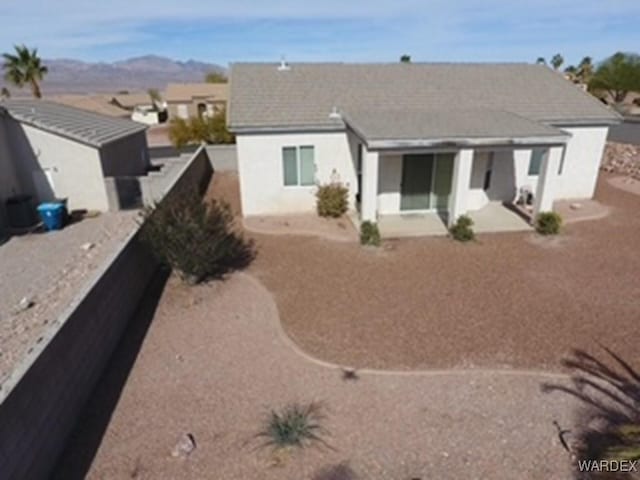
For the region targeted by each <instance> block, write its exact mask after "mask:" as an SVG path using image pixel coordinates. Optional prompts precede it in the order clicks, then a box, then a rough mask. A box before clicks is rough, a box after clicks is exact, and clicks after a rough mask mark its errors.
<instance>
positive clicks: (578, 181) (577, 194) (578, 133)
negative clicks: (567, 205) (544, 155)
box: [557, 126, 609, 199]
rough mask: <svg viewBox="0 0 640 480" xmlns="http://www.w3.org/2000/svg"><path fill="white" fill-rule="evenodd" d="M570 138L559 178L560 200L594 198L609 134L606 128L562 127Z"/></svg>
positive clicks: (558, 193)
mask: <svg viewBox="0 0 640 480" xmlns="http://www.w3.org/2000/svg"><path fill="white" fill-rule="evenodd" d="M562 129H563V130H564V131H566V132H568V133H570V134H571V140H569V143H568V144H567V148H566V150H565V155H564V161H563V162H562V164H563V165H562V172H561V173H560V175H559V177H558V185H557V197H558V198H567V199H571V198H577V199H579V198H592V197H593V194H594V192H595V188H596V181H597V180H598V172H599V169H600V163H601V162H602V155H603V153H604V148H605V146H606V142H607V135H608V134H609V127H607V126H591V127H563V128H562Z"/></svg>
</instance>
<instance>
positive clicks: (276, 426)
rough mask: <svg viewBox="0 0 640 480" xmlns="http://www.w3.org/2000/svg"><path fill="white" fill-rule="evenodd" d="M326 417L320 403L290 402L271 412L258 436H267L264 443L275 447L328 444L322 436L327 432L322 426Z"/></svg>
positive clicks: (302, 446)
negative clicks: (303, 403) (315, 443)
mask: <svg viewBox="0 0 640 480" xmlns="http://www.w3.org/2000/svg"><path fill="white" fill-rule="evenodd" d="M324 419H325V416H324V415H323V413H322V407H321V405H320V404H319V403H315V402H312V403H309V404H306V405H301V404H297V403H294V404H290V405H287V406H286V407H284V408H283V409H282V410H281V411H276V410H272V411H271V412H270V413H269V416H268V417H267V419H266V421H265V424H264V426H263V428H262V430H261V431H260V432H259V433H258V437H263V438H265V442H264V445H265V446H269V447H272V448H274V449H281V448H288V447H298V448H304V447H307V446H309V445H310V444H312V443H314V442H319V443H323V444H325V445H326V442H325V441H324V440H323V438H322V436H323V435H324V434H326V433H327V432H326V430H325V429H324V428H323V426H322V422H323V421H324Z"/></svg>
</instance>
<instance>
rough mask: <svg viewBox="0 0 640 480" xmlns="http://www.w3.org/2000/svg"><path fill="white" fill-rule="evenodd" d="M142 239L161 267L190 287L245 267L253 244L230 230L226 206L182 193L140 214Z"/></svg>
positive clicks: (249, 258) (229, 215)
mask: <svg viewBox="0 0 640 480" xmlns="http://www.w3.org/2000/svg"><path fill="white" fill-rule="evenodd" d="M141 239H142V241H143V242H144V243H145V244H147V245H149V247H150V248H151V251H152V252H153V254H154V255H155V256H156V257H157V258H158V259H159V260H160V261H161V262H163V263H164V264H166V265H168V266H170V267H171V268H172V269H174V270H176V271H177V273H178V274H179V275H180V277H181V278H182V279H183V280H185V281H187V282H189V283H199V282H201V281H203V280H206V279H209V278H219V277H221V276H222V275H224V274H225V273H227V272H229V271H232V270H235V269H240V268H243V267H245V266H247V265H248V264H249V263H250V262H251V260H252V259H253V257H254V249H253V243H252V242H247V241H245V239H244V238H243V237H242V235H241V234H240V233H238V232H236V231H235V230H234V228H233V214H232V213H231V208H230V207H229V205H228V204H227V203H225V202H219V201H216V200H212V201H210V202H208V203H207V202H203V201H202V199H201V198H200V197H199V196H198V195H196V194H195V193H184V194H182V195H178V196H176V197H175V198H172V199H171V201H170V202H168V201H164V202H161V203H160V204H158V205H155V206H154V207H148V208H146V209H145V210H144V211H143V225H142V228H141Z"/></svg>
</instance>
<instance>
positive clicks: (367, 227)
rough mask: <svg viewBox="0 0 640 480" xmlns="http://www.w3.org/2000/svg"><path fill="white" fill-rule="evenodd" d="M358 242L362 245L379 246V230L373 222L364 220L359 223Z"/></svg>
mask: <svg viewBox="0 0 640 480" xmlns="http://www.w3.org/2000/svg"><path fill="white" fill-rule="evenodd" d="M360 243H361V244H362V245H373V246H374V247H378V246H380V230H378V225H377V224H376V223H374V222H370V221H368V220H367V221H365V222H362V225H360Z"/></svg>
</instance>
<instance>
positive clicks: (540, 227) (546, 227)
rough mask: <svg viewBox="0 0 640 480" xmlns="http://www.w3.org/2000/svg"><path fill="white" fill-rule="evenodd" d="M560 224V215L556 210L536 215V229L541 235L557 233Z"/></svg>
mask: <svg viewBox="0 0 640 480" xmlns="http://www.w3.org/2000/svg"><path fill="white" fill-rule="evenodd" d="M561 226H562V217H561V216H560V215H558V214H557V213H556V212H542V213H539V214H538V216H537V217H536V231H537V232H538V233H539V234H541V235H557V234H558V233H560V227H561Z"/></svg>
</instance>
